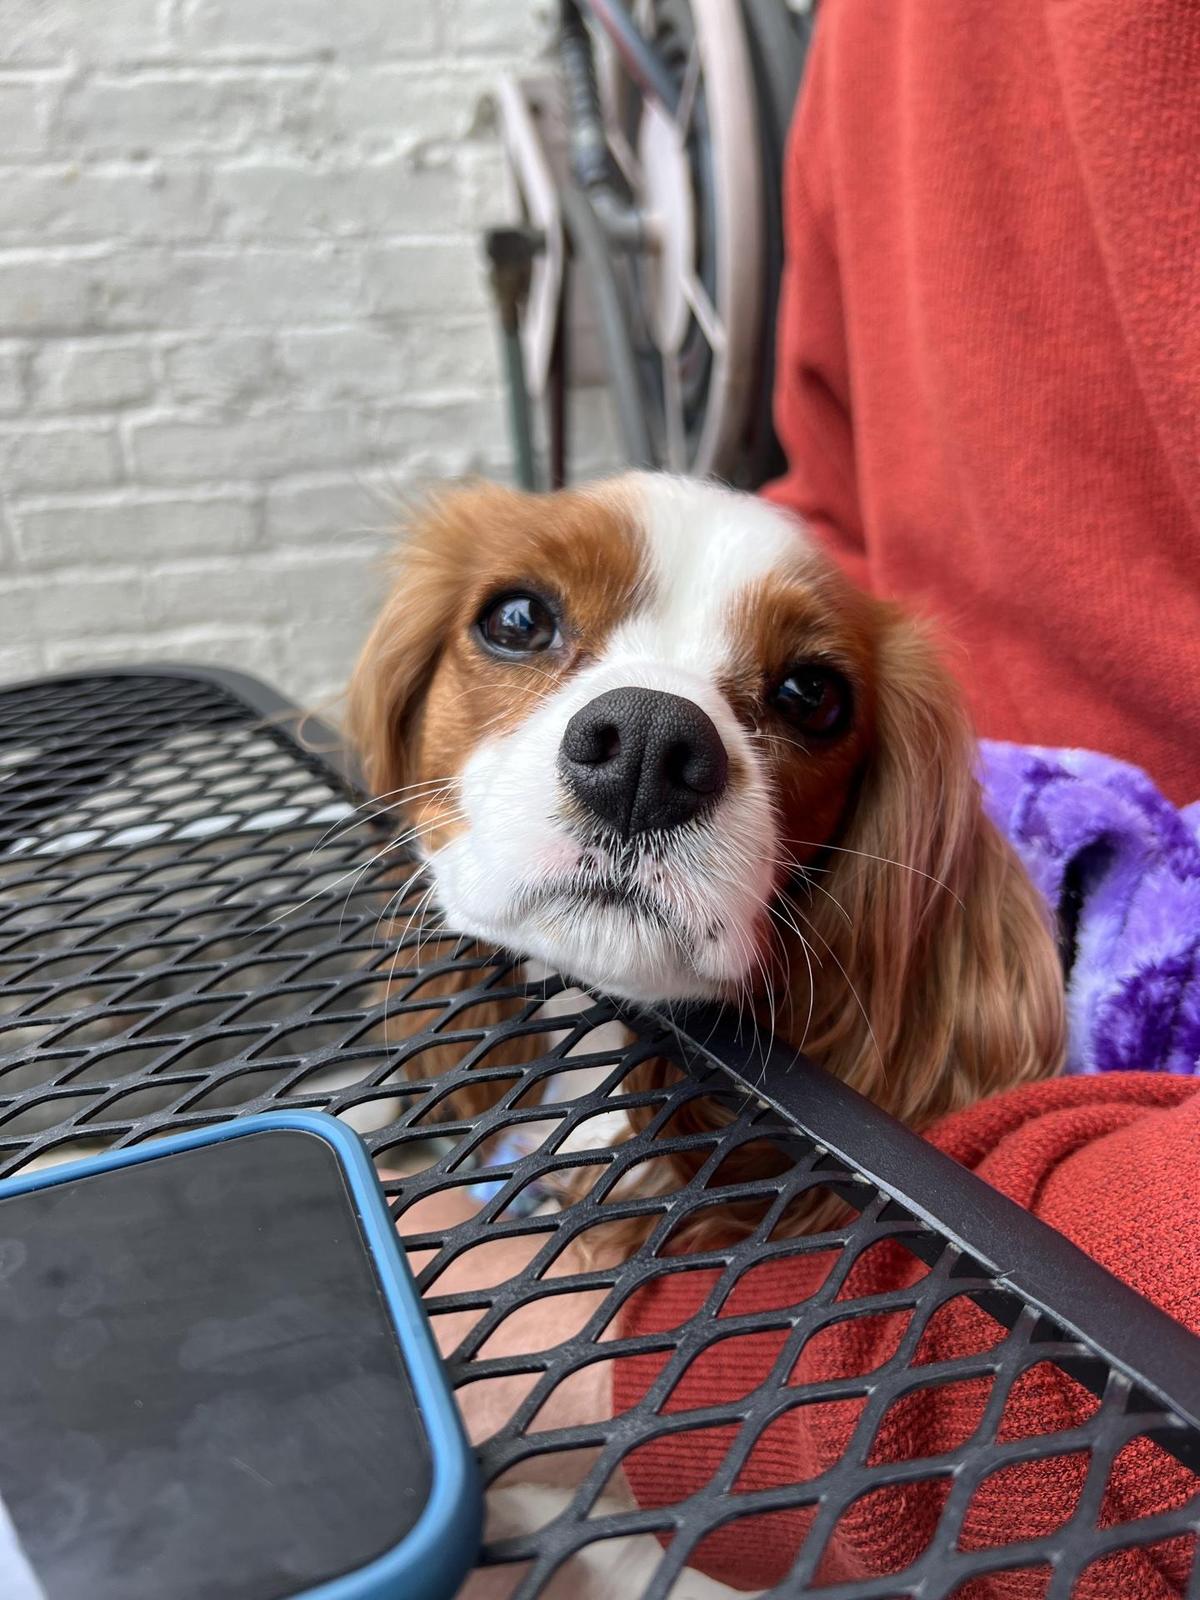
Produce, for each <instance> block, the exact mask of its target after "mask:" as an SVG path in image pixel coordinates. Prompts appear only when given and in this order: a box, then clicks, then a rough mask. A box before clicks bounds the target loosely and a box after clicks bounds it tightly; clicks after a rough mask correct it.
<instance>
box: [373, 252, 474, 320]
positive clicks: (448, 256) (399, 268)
mask: <svg viewBox="0 0 1200 1600" xmlns="http://www.w3.org/2000/svg"><path fill="white" fill-rule="evenodd" d="M486 283H487V275H486V271H485V268H484V266H483V263H482V260H481V248H480V244H479V240H478V239H477V238H475V237H468V238H466V239H463V240H462V242H461V243H455V244H441V243H439V244H425V243H417V242H415V241H414V242H412V243H409V242H405V243H402V244H394V245H382V246H379V247H377V248H375V249H373V250H370V251H368V253H367V257H366V262H365V275H364V299H365V302H366V307H367V309H368V311H370V312H372V313H376V314H379V313H382V314H383V315H393V316H395V315H400V316H410V315H415V314H417V313H424V312H428V311H451V312H455V311H457V312H461V311H482V310H483V309H484V307H485V306H486V303H487V302H486V298H485V295H486Z"/></svg>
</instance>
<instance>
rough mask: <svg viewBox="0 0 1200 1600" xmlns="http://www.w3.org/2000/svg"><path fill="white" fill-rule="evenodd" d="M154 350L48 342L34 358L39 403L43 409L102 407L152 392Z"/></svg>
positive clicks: (97, 343) (100, 343)
mask: <svg viewBox="0 0 1200 1600" xmlns="http://www.w3.org/2000/svg"><path fill="white" fill-rule="evenodd" d="M152 381H153V375H152V372H151V363H150V352H149V350H147V349H146V347H145V346H144V345H140V344H108V343H104V342H103V341H98V340H97V341H93V340H87V341H84V342H81V343H75V342H73V341H72V342H66V341H64V342H61V343H59V342H49V343H45V344H43V345H42V346H41V348H40V349H39V350H38V352H37V354H36V356H35V358H34V361H33V372H32V383H31V388H32V393H33V404H34V406H35V407H36V408H37V409H39V410H42V411H99V410H102V409H104V408H106V407H112V406H126V405H132V404H134V403H135V402H137V401H139V400H145V399H146V398H147V397H148V395H149V394H150V389H151V384H152Z"/></svg>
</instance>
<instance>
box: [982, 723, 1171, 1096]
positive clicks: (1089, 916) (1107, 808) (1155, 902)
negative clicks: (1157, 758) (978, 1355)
mask: <svg viewBox="0 0 1200 1600" xmlns="http://www.w3.org/2000/svg"><path fill="white" fill-rule="evenodd" d="M980 752H981V776H982V778H983V784H984V790H985V793H986V798H987V806H988V810H989V812H990V813H991V815H992V817H993V819H994V820H995V822H996V824H997V825H998V826H999V827H1000V828H1002V829H1003V830H1004V832H1005V833H1006V834H1007V835H1008V837H1009V838H1010V839H1011V840H1012V842H1013V844H1014V845H1015V846H1016V848H1017V850H1018V852H1019V853H1020V856H1021V859H1022V860H1023V861H1024V863H1025V866H1026V868H1027V869H1028V871H1029V874H1030V876H1031V877H1032V879H1033V881H1034V882H1035V883H1036V884H1037V886H1038V888H1039V889H1040V890H1041V891H1042V893H1043V894H1044V895H1045V896H1046V898H1047V900H1048V901H1049V902H1050V905H1051V906H1052V907H1053V908H1054V910H1055V912H1056V914H1057V915H1058V918H1059V924H1060V927H1062V929H1063V942H1064V948H1065V953H1066V959H1067V960H1068V961H1069V963H1070V966H1069V972H1068V979H1067V1011H1068V1016H1069V1019H1070V1043H1069V1046H1068V1054H1067V1068H1066V1070H1067V1071H1068V1072H1120V1071H1130V1070H1137V1071H1149V1072H1176V1073H1195V1072H1200V802H1197V803H1196V804H1195V805H1190V806H1186V807H1185V808H1184V809H1183V810H1178V809H1177V808H1176V807H1175V806H1173V805H1171V804H1170V803H1169V802H1168V801H1167V800H1165V799H1164V798H1163V796H1162V795H1161V794H1160V793H1159V792H1158V790H1157V789H1156V788H1155V787H1154V785H1153V783H1151V781H1150V779H1149V778H1147V777H1146V775H1145V773H1143V772H1140V771H1139V770H1138V769H1137V768H1136V767H1130V766H1127V765H1126V764H1125V763H1124V762H1122V761H1114V760H1112V759H1111V758H1110V757H1108V756H1102V755H1096V754H1093V753H1092V752H1090V751H1086V750H1039V749H1035V748H1032V747H1030V746H1028V745H1010V744H998V743H995V742H992V741H985V742H983V743H982V744H981V746H980Z"/></svg>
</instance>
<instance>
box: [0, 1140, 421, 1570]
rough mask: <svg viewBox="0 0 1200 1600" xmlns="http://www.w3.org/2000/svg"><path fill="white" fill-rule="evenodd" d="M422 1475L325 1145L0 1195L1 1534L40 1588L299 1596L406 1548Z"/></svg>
mask: <svg viewBox="0 0 1200 1600" xmlns="http://www.w3.org/2000/svg"><path fill="white" fill-rule="evenodd" d="M431 1476H432V1456H431V1451H430V1447H429V1441H428V1438H427V1436H426V1433H425V1430H424V1427H423V1425H422V1421H421V1416H420V1412H419V1410H418V1407H417V1405H416V1402H415V1399H414V1396H413V1391H412V1386H411V1384H410V1382H409V1378H408V1373H407V1369H406V1367H405V1363H404V1359H403V1356H402V1353H401V1351H400V1349H399V1347H398V1344H397V1340H396V1335H395V1332H394V1329H393V1327H392V1323H391V1321H390V1318H389V1315H388V1312H387V1308H386V1305H385V1302H384V1300H383V1297H382V1292H381V1289H380V1286H379V1283H378V1280H377V1278H376V1274H375V1268H374V1264H373V1262H372V1259H371V1256H370V1254H369V1251H368V1248H367V1245H366V1242H365V1240H364V1237H363V1233H362V1228H361V1224H360V1222H359V1219H358V1215H357V1212H356V1210H355V1206H354V1202H353V1200H352V1197H351V1195H350V1192H349V1190H348V1187H347V1184H346V1180H345V1178H344V1177H343V1174H342V1169H341V1165H340V1163H339V1161H338V1159H337V1157H336V1156H335V1154H334V1152H333V1150H332V1149H331V1148H330V1146H329V1145H328V1144H327V1143H326V1142H325V1141H324V1140H323V1139H320V1138H318V1137H317V1136H315V1135H314V1134H311V1133H306V1132H302V1131H299V1130H293V1129H281V1130H279V1131H276V1132H261V1133H255V1134H247V1135H242V1136H239V1137H236V1138H231V1139H228V1140H224V1141H222V1142H219V1143H213V1144H209V1145H205V1146H202V1147H198V1148H195V1149H192V1150H187V1151H182V1152H175V1153H172V1154H169V1155H166V1156H163V1157H160V1158H157V1159H153V1160H148V1161H144V1162H142V1163H141V1164H140V1165H135V1166H130V1167H124V1168H119V1169H116V1170H114V1171H110V1172H104V1173H97V1174H94V1175H92V1176H89V1177H84V1178H79V1179H75V1180H72V1181H69V1182H66V1183H62V1184H59V1185H53V1186H50V1187H47V1188H44V1189H38V1190H34V1191H31V1192H28V1193H25V1194H20V1195H14V1196H9V1197H6V1198H4V1199H0V1502H2V1504H0V1534H2V1533H3V1532H4V1531H5V1529H7V1530H8V1532H9V1533H15V1545H16V1546H17V1547H18V1548H17V1549H16V1550H15V1551H14V1552H13V1555H12V1560H13V1571H14V1573H15V1572H16V1571H17V1569H18V1565H19V1564H20V1562H21V1561H22V1560H23V1561H24V1563H25V1564H27V1567H28V1569H29V1582H30V1589H29V1592H30V1594H31V1595H33V1596H39V1595H44V1596H45V1597H46V1600H274V1597H279V1596H284V1595H292V1594H295V1593H298V1592H303V1591H304V1590H305V1589H306V1588H310V1587H313V1586H315V1585H316V1584H317V1583H319V1582H321V1581H325V1580H328V1579H330V1578H333V1577H336V1576H339V1575H341V1574H344V1573H347V1572H349V1571H352V1570H354V1569H356V1568H357V1567H360V1566H362V1565H363V1564H364V1563H366V1562H368V1561H370V1560H372V1559H373V1558H374V1557H376V1556H379V1555H381V1554H383V1553H384V1552H385V1551H386V1550H388V1549H390V1548H391V1547H392V1546H394V1545H395V1544H396V1543H397V1542H398V1541H399V1540H400V1539H401V1538H403V1536H404V1535H405V1534H406V1533H407V1532H408V1531H409V1530H410V1529H411V1528H412V1526H413V1525H414V1523H415V1522H416V1521H417V1519H418V1518H419V1516H420V1514H421V1512H422V1510H423V1509H424V1507H425V1504H426V1501H427V1499H428V1496H429V1490H430V1482H431ZM5 1512H6V1513H7V1519H6V1518H5V1515H4V1513H5ZM9 1525H11V1526H9ZM3 1542H4V1541H3V1539H2V1538H0V1545H2V1544H3ZM4 1570H5V1568H4V1562H3V1552H2V1551H0V1572H3V1571H4ZM15 1587H16V1581H15V1579H14V1581H13V1583H12V1584H10V1585H9V1587H8V1588H5V1587H4V1585H3V1584H0V1589H3V1592H5V1593H6V1594H7V1593H9V1592H10V1590H13V1589H15Z"/></svg>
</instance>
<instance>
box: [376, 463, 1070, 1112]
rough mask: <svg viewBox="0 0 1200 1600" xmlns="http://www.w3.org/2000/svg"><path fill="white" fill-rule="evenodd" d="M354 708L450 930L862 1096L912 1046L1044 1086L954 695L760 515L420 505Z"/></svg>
mask: <svg viewBox="0 0 1200 1600" xmlns="http://www.w3.org/2000/svg"><path fill="white" fill-rule="evenodd" d="M351 716H352V730H353V733H354V735H355V736H356V738H357V740H358V743H359V745H360V747H361V748H362V749H363V751H364V753H365V756H366V759H367V763H368V775H369V779H370V782H371V784H372V786H373V788H374V789H375V791H376V792H377V793H378V794H380V795H381V796H383V797H384V798H385V799H388V800H391V801H392V802H393V803H396V804H397V805H399V806H401V807H402V808H403V812H404V814H405V815H406V818H407V821H408V822H409V824H410V825H411V827H412V829H413V830H414V837H415V840H416V842H417V843H418V846H419V848H420V851H421V853H422V854H423V855H424V857H425V858H426V859H427V861H428V863H429V866H430V869H431V872H432V874H433V877H434V880H435V882H436V890H437V895H438V898H439V900H440V902H441V907H442V910H443V911H444V913H445V915H446V917H447V919H448V920H449V922H450V923H451V924H452V925H453V926H454V927H456V928H458V929H459V930H461V931H463V932H466V933H470V934H474V935H477V936H480V937H482V938H486V939H488V940H491V941H494V942H497V943H500V944H503V945H506V946H508V947H510V948H513V949H516V950H518V951H521V952H523V953H525V954H527V955H530V956H536V957H539V958H541V959H542V960H544V961H545V962H547V963H548V964H549V965H550V966H552V967H554V968H555V969H557V970H559V971H562V972H563V973H565V974H568V975H570V976H572V977H574V978H577V979H580V980H582V981H584V982H586V983H588V984H592V985H595V986H596V987H598V988H602V989H606V990H608V991H611V992H613V993H616V994H618V995H622V996H625V997H628V998H632V999H636V1000H671V999H679V998H722V997H735V996H737V995H739V994H743V995H744V994H746V993H747V992H750V993H754V994H755V995H758V996H766V995H768V994H773V995H774V997H775V998H776V999H778V1000H779V1001H780V1003H781V1004H783V1005H785V1006H789V1005H790V1016H789V1020H788V1031H789V1032H790V1033H791V1035H792V1036H793V1038H795V1039H796V1040H797V1042H799V1039H800V1036H801V1034H803V1035H804V1037H805V1039H806V1042H807V1043H808V1044H809V1047H810V1048H812V1049H815V1050H816V1051H817V1053H819V1054H822V1053H823V1054H824V1055H826V1056H827V1057H829V1056H833V1057H835V1058H836V1059H835V1062H834V1064H835V1065H837V1066H838V1067H840V1069H841V1070H842V1072H843V1075H844V1076H847V1077H849V1078H850V1079H851V1080H852V1081H853V1080H857V1081H859V1082H860V1083H861V1084H862V1086H864V1087H867V1088H871V1087H872V1082H871V1081H869V1080H870V1079H871V1078H872V1073H873V1070H874V1069H872V1068H871V1067H870V1065H869V1063H870V1062H871V1060H872V1059H873V1058H874V1059H875V1060H876V1061H877V1066H878V1070H879V1071H880V1072H882V1073H883V1074H885V1075H886V1074H887V1073H889V1072H890V1071H891V1070H892V1064H893V1063H895V1061H896V1058H897V1052H898V1051H900V1052H901V1053H904V1046H903V1043H902V1042H903V1041H905V1040H909V1039H910V1038H911V1040H912V1044H911V1045H910V1046H909V1047H908V1048H911V1049H916V1048H917V1047H918V1046H917V1040H918V1039H920V1040H922V1041H923V1047H924V1049H925V1051H926V1054H927V1055H928V1056H929V1057H930V1059H931V1061H934V1060H936V1061H938V1062H940V1063H941V1068H942V1070H943V1072H944V1071H945V1070H946V1063H947V1060H948V1057H949V1056H950V1055H951V1054H954V1055H955V1056H956V1058H957V1060H958V1061H960V1062H961V1061H962V1060H963V1059H964V1056H965V1057H966V1058H969V1059H970V1060H972V1061H973V1060H975V1059H977V1058H980V1057H981V1055H982V1054H987V1053H991V1054H995V1047H997V1046H999V1047H1000V1048H1001V1050H1002V1051H1003V1050H1004V1049H1005V1048H1006V1047H1007V1054H1008V1058H1009V1059H1008V1061H1007V1063H1006V1065H1007V1068H1008V1069H1009V1075H1010V1076H1011V1078H1012V1079H1013V1081H1015V1080H1016V1078H1018V1077H1020V1076H1028V1075H1030V1062H1031V1060H1032V1057H1033V1055H1034V1054H1037V1055H1038V1056H1040V1057H1043V1058H1044V1057H1046V1056H1047V1054H1048V1056H1049V1058H1050V1059H1049V1061H1048V1063H1046V1064H1042V1065H1041V1067H1040V1070H1041V1071H1046V1070H1049V1069H1050V1067H1052V1066H1053V1064H1054V1059H1055V1049H1054V1034H1055V1030H1056V1028H1057V1027H1058V1026H1059V1020H1060V1019H1058V1015H1057V1000H1056V996H1057V994H1058V988H1059V984H1058V977H1057V972H1056V970H1055V968H1054V957H1053V949H1052V946H1051V944H1050V939H1049V935H1048V933H1047V930H1046V927H1045V919H1044V915H1043V914H1042V912H1041V910H1040V907H1039V906H1038V903H1037V901H1036V897H1035V896H1034V893H1033V891H1032V889H1031V888H1030V886H1029V885H1028V883H1027V882H1026V880H1025V879H1024V877H1023V875H1022V874H1021V873H1020V870H1019V868H1018V867H1017V865H1016V863H1015V862H1014V861H1013V860H1012V859H1011V858H1010V856H1009V854H1008V852H1007V849H1006V847H1005V846H1004V845H1003V843H1002V842H1001V840H1000V839H999V837H998V836H997V835H996V834H995V832H994V830H993V829H992V828H991V826H990V824H989V823H988V822H987V821H986V818H985V817H984V815H983V812H982V809H981V806H980V802H979V795H978V791H977V788H976V784H975V781H974V778H973V776H972V772H971V759H972V757H971V743H970V739H969V735H968V730H967V727H966V724H965V721H964V719H963V716H962V713H961V711H960V709H959V702H958V697H957V695H956V693H955V690H954V687H953V685H952V683H951V681H950V680H949V678H948V677H947V675H946V674H945V672H944V670H943V669H942V668H941V666H940V665H939V664H938V661H937V659H936V656H935V655H934V653H933V652H932V650H931V649H930V648H929V646H928V645H927V643H926V642H925V640H924V638H923V637H922V635H921V634H920V632H919V631H918V630H917V629H916V628H915V627H914V626H913V624H912V623H911V622H909V621H908V620H907V619H906V618H904V617H903V616H901V615H900V614H899V613H898V612H896V611H895V610H894V609H893V608H891V607H888V606H885V605H883V604H881V603H879V602H877V601H874V600H872V599H870V598H868V597H867V596H865V595H863V594H861V593H859V592H858V591H857V590H855V589H854V588H853V587H852V586H850V585H849V584H848V583H847V582H846V581H845V580H844V579H843V578H842V577H841V576H840V575H839V574H838V573H837V572H836V571H835V570H834V569H833V567H832V566H831V565H830V564H829V562H828V561H827V560H826V559H824V558H823V557H822V556H821V555H820V553H819V552H818V550H817V548H816V547H815V545H814V544H813V543H812V542H811V541H810V540H809V539H808V538H807V537H806V535H805V534H804V532H803V530H802V529H801V528H799V527H798V526H797V525H796V524H795V523H794V522H792V521H791V520H789V519H788V518H787V517H785V516H784V515H783V514H782V513H780V512H778V511H776V510H775V509H773V508H771V507H770V506H768V505H767V504H765V503H764V502H762V501H759V500H755V499H751V498H749V497H746V496H742V495H737V494H734V493H731V492H730V491H727V490H723V489H719V488H716V487H713V486H710V485H703V484H699V483H695V482H688V481H684V480H680V479H675V478H669V477H665V476H653V475H645V474H635V475H630V476H627V477H624V478H620V479H616V480H613V481H610V482H608V483H605V484H601V485H599V486H596V487H593V488H589V489H584V490H576V491H570V492H565V493H562V494H557V495H550V496H541V497H536V496H526V495H520V494H515V493H512V492H510V491H506V490H501V489H497V488H492V487H481V488H476V489H470V490H466V491H460V492H457V493H455V494H452V495H449V496H447V497H446V498H444V499H442V500H440V501H438V502H436V503H435V504H434V505H433V506H432V507H431V508H430V509H429V510H428V512H427V513H426V514H425V516H424V517H423V519H422V520H421V521H420V522H419V523H418V525H417V526H416V527H415V528H414V529H413V530H412V531H411V532H410V534H409V535H408V537H407V539H406V541H405V543H404V546H403V548H402V551H401V555H400V568H399V575H398V581H397V582H396V585H395V588H394V590H393V592H392V594H391V596H390V598H389V599H388V601H387V604H386V605H385V607H384V610H383V613H382V615H381V617H380V619H379V622H378V624H377V625H376V627H375V630H374V632H373V633H372V635H371V638H370V640H369V641H368V643H367V646H366V648H365V651H364V654H363V657H362V659H361V661H360V663H359V667H358V670H357V673H356V677H355V681H354V685H353V688H352V695H351ZM1014 1008H1016V1010H1017V1011H1018V1012H1019V1013H1020V1019H1019V1020H1017V1018H1016V1017H1015V1016H1014ZM997 1031H998V1032H999V1034H1000V1035H1001V1036H1002V1037H1000V1038H999V1039H996V1038H994V1037H992V1036H993V1035H995V1034H996V1033H997ZM952 1035H953V1037H951V1036H952ZM1023 1069H1024V1070H1023ZM931 1070H937V1068H936V1067H933V1068H932V1069H931ZM922 1076H924V1072H923V1073H922ZM864 1078H866V1079H867V1080H868V1081H867V1082H863V1080H864ZM897 1109H901V1110H904V1109H905V1108H904V1107H897ZM910 1109H911V1108H910Z"/></svg>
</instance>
